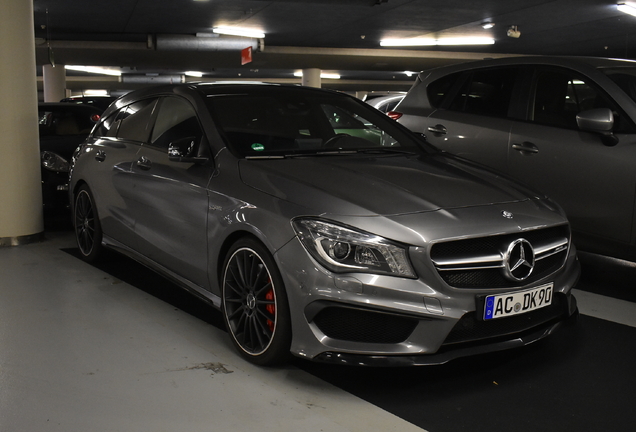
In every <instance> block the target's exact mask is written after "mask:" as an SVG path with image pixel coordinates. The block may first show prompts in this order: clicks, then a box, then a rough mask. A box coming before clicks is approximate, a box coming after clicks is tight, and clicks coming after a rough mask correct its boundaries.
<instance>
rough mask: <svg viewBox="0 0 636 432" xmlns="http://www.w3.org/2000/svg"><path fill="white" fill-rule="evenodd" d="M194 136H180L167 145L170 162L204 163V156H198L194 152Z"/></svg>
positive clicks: (205, 159) (206, 159)
mask: <svg viewBox="0 0 636 432" xmlns="http://www.w3.org/2000/svg"><path fill="white" fill-rule="evenodd" d="M195 150H196V137H185V138H180V139H178V140H176V141H172V142H171V143H170V144H169V145H168V159H170V160H171V161H172V162H184V163H199V164H200V163H205V162H207V161H208V158H206V157H199V156H197V155H196V153H195Z"/></svg>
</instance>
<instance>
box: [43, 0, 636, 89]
mask: <svg viewBox="0 0 636 432" xmlns="http://www.w3.org/2000/svg"><path fill="white" fill-rule="evenodd" d="M33 5H34V24H35V37H36V61H37V64H38V65H39V66H42V65H45V64H50V63H55V64H66V65H90V66H110V67H116V68H119V69H120V70H121V72H122V73H123V75H122V77H104V76H100V75H86V74H81V73H74V72H70V71H68V73H67V86H68V87H69V88H71V89H74V90H81V89H86V88H107V89H109V90H111V91H116V90H127V89H130V88H134V87H136V86H138V85H140V84H139V83H140V82H142V81H143V77H146V78H149V79H150V80H152V79H154V80H159V79H160V77H161V76H170V75H182V74H183V73H184V72H185V71H190V70H196V71H201V72H203V74H204V75H203V77H202V78H200V79H198V80H219V79H247V80H261V81H274V82H300V79H299V78H294V77H293V72H295V71H297V70H301V69H305V68H319V69H322V70H325V71H329V72H337V73H339V74H340V75H341V79H340V80H326V79H325V80H323V87H331V88H339V89H342V90H349V91H354V90H366V91H386V90H407V89H408V88H409V87H410V84H411V83H412V81H413V77H412V76H408V75H407V74H405V73H404V72H405V71H420V70H423V69H427V68H431V67H435V66H439V65H443V64H448V63H453V62H463V61H468V60H476V59H481V58H484V57H502V56H507V55H535V54H544V55H545V54H547V55H585V56H601V57H621V58H636V30H635V29H636V17H632V16H629V15H625V14H623V13H622V12H619V11H618V10H617V9H616V1H612V0H609V1H607V0H606V1H604V0H487V1H465V0H278V1H268V0H250V1H244V0H207V1H205V0H198V1H197V0H170V1H168V0H93V1H90V2H89V1H86V0H34V2H33ZM486 21H490V22H493V23H495V26H494V27H493V28H492V29H490V30H485V29H483V28H482V26H481V24H482V23H484V22H486ZM220 25H228V26H239V27H246V28H253V29H259V30H262V31H263V32H264V33H265V38H264V39H262V40H255V41H254V40H250V39H245V42H244V43H243V42H241V43H243V45H244V46H247V45H253V47H254V50H253V59H252V62H251V63H248V64H245V65H241V56H240V51H241V50H240V48H238V47H239V46H242V45H240V44H241V43H239V45H238V46H233V47H232V48H231V49H229V50H226V49H221V48H219V47H218V46H216V45H210V44H208V42H209V41H210V40H211V39H213V38H202V37H200V36H201V35H202V34H210V33H211V31H212V27H215V26H220ZM511 26H517V29H518V30H519V31H520V33H521V35H520V37H518V38H512V37H508V36H507V30H508V29H509V28H510V27H511ZM197 34H199V37H197V36H196V35H197ZM460 35H461V36H466V35H470V36H491V37H493V38H494V39H495V44H493V45H486V46H472V47H470V46H460V47H443V48H442V47H433V48H431V47H427V48H410V49H395V48H384V47H380V40H382V39H386V38H408V37H421V36H425V37H432V38H442V37H449V36H460ZM230 39H232V38H231V37H226V36H221V37H219V38H217V40H228V41H229V40H230ZM234 39H236V38H233V40H234ZM241 40H242V39H241Z"/></svg>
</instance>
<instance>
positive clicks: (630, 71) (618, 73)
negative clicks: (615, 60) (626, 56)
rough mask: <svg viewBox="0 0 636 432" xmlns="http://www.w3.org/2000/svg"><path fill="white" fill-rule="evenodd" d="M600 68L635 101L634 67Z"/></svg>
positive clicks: (635, 76)
mask: <svg viewBox="0 0 636 432" xmlns="http://www.w3.org/2000/svg"><path fill="white" fill-rule="evenodd" d="M600 70H601V72H603V73H605V75H607V76H608V77H609V78H610V79H611V80H612V81H614V82H615V83H616V84H617V85H618V86H619V87H620V88H621V89H622V90H623V91H624V92H625V93H627V95H628V96H629V97H630V98H632V100H633V101H635V102H636V67H616V68H601V69H600Z"/></svg>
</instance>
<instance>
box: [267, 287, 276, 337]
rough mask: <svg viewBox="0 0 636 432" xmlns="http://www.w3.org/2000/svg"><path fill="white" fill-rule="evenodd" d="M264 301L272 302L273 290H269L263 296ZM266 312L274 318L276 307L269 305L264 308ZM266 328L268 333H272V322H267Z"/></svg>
mask: <svg viewBox="0 0 636 432" xmlns="http://www.w3.org/2000/svg"><path fill="white" fill-rule="evenodd" d="M265 300H274V289H273V288H270V289H269V291H267V294H265ZM265 309H266V310H267V312H269V313H270V314H271V315H272V316H276V306H275V305H273V304H269V305H267V306H266V307H265ZM267 327H269V329H270V331H272V332H273V331H274V321H272V320H267Z"/></svg>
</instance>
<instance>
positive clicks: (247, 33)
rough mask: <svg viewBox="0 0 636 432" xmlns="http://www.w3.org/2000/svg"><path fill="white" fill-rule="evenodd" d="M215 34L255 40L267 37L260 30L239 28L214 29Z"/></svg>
mask: <svg viewBox="0 0 636 432" xmlns="http://www.w3.org/2000/svg"><path fill="white" fill-rule="evenodd" d="M212 31H213V32H214V33H217V34H224V35H230V36H243V37H249V38H255V39H263V38H264V37H265V33H263V32H262V31H260V30H253V29H246V28H239V27H214V28H213V29H212Z"/></svg>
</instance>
